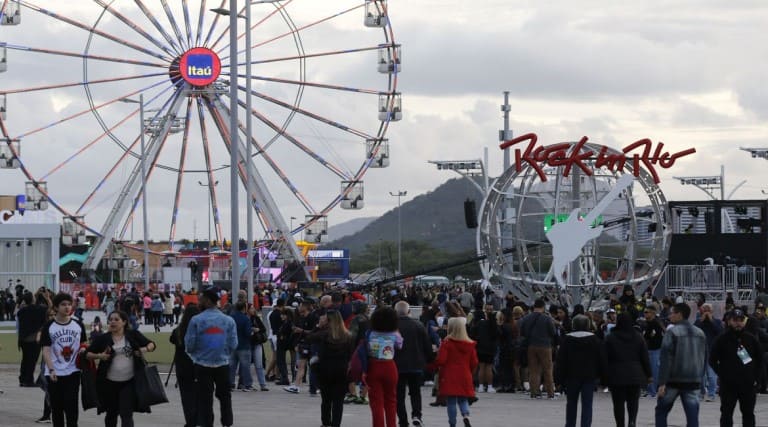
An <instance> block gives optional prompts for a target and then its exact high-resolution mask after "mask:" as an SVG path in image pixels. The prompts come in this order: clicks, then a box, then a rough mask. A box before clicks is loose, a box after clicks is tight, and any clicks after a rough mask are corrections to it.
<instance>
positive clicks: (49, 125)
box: [16, 80, 173, 139]
mask: <svg viewBox="0 0 768 427" xmlns="http://www.w3.org/2000/svg"><path fill="white" fill-rule="evenodd" d="M161 84H168V80H164V81H160V82H157V83H155V84H152V85H150V86H148V87H145V88H141V89H138V90H135V91H133V92H130V93H127V94H125V95H123V96H119V97H117V98H114V99H111V100H109V101H106V102H104V103H102V104H99V105H94V106H93V107H92V108H86V109H84V110H81V111H78V112H77V113H75V114H72V115H70V116H67V117H64V118H63V119H60V120H57V121H55V122H52V123H49V124H47V125H45V126H41V127H39V128H37V129H33V130H31V131H28V132H25V133H22V134H20V135H19V136H17V137H16V138H18V139H21V138H25V137H27V136H29V135H33V134H36V133H38V132H41V131H43V130H46V129H50V128H52V127H55V126H58V125H61V124H63V123H66V122H68V121H70V120H73V119H76V118H78V117H80V116H82V115H84V114H88V113H92V112H93V110H99V109H101V108H104V107H106V106H109V105H111V104H114V103H116V102H120V100H121V99H124V98H128V97H131V96H134V95H137V94H138V93H140V92H143V91H145V90H147V89H151V88H153V87H156V86H159V85H161ZM171 87H173V86H169V88H171ZM166 90H167V89H166Z"/></svg>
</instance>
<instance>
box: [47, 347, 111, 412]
mask: <svg viewBox="0 0 768 427" xmlns="http://www.w3.org/2000/svg"><path fill="white" fill-rule="evenodd" d="M79 358H80V362H79V365H80V366H79V367H80V389H81V390H80V402H81V403H82V404H83V411H87V410H89V409H91V408H98V407H99V392H98V391H97V390H96V364H95V363H93V361H92V360H85V354H83V355H81V356H79ZM46 394H47V393H46Z"/></svg>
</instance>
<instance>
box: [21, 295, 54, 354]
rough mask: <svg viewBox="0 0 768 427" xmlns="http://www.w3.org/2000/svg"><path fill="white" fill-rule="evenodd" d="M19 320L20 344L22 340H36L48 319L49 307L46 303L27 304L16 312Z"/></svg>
mask: <svg viewBox="0 0 768 427" xmlns="http://www.w3.org/2000/svg"><path fill="white" fill-rule="evenodd" d="M16 320H17V321H18V322H19V333H18V339H19V345H21V343H22V342H35V336H36V335H37V332H38V331H40V328H42V327H43V325H45V323H46V322H47V321H48V309H47V308H46V307H45V306H44V305H38V304H32V305H26V306H24V307H22V308H20V309H19V312H18V313H16Z"/></svg>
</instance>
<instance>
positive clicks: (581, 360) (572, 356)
mask: <svg viewBox="0 0 768 427" xmlns="http://www.w3.org/2000/svg"><path fill="white" fill-rule="evenodd" d="M604 368H605V353H604V352H603V347H602V345H601V343H600V339H599V338H597V336H596V335H595V334H593V333H592V332H584V331H576V332H571V333H570V334H568V335H566V336H565V337H564V338H563V341H562V344H561V345H560V349H559V350H558V351H557V362H556V363H555V382H556V383H558V384H565V383H566V382H567V381H568V380H577V381H578V380H596V379H599V378H601V377H602V376H603V371H604Z"/></svg>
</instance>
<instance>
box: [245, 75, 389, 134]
mask: <svg viewBox="0 0 768 427" xmlns="http://www.w3.org/2000/svg"><path fill="white" fill-rule="evenodd" d="M238 88H239V89H240V90H241V91H243V92H245V87H244V86H238ZM251 93H252V94H253V95H254V96H256V97H258V98H261V99H263V100H265V101H267V102H271V103H273V104H276V105H279V106H281V107H283V108H286V109H288V110H291V111H295V112H297V113H299V114H301V115H304V116H307V117H309V118H312V119H315V120H317V121H319V122H321V123H325V124H326V125H328V126H331V127H334V128H336V129H339V130H343V131H344V132H348V133H351V134H352V135H355V136H359V137H360V138H363V139H373V138H374V137H373V136H372V135H369V134H367V133H365V132H363V131H360V130H357V129H353V128H351V127H349V126H347V125H345V124H343V123H339V122H337V121H334V120H331V119H327V118H325V117H323V116H321V115H319V114H315V113H312V112H310V111H307V110H305V109H303V108H299V107H296V106H294V105H291V104H289V103H287V102H285V101H280V100H279V99H277V98H273V97H271V96H269V95H267V94H264V93H261V92H256V91H254V90H251Z"/></svg>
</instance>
